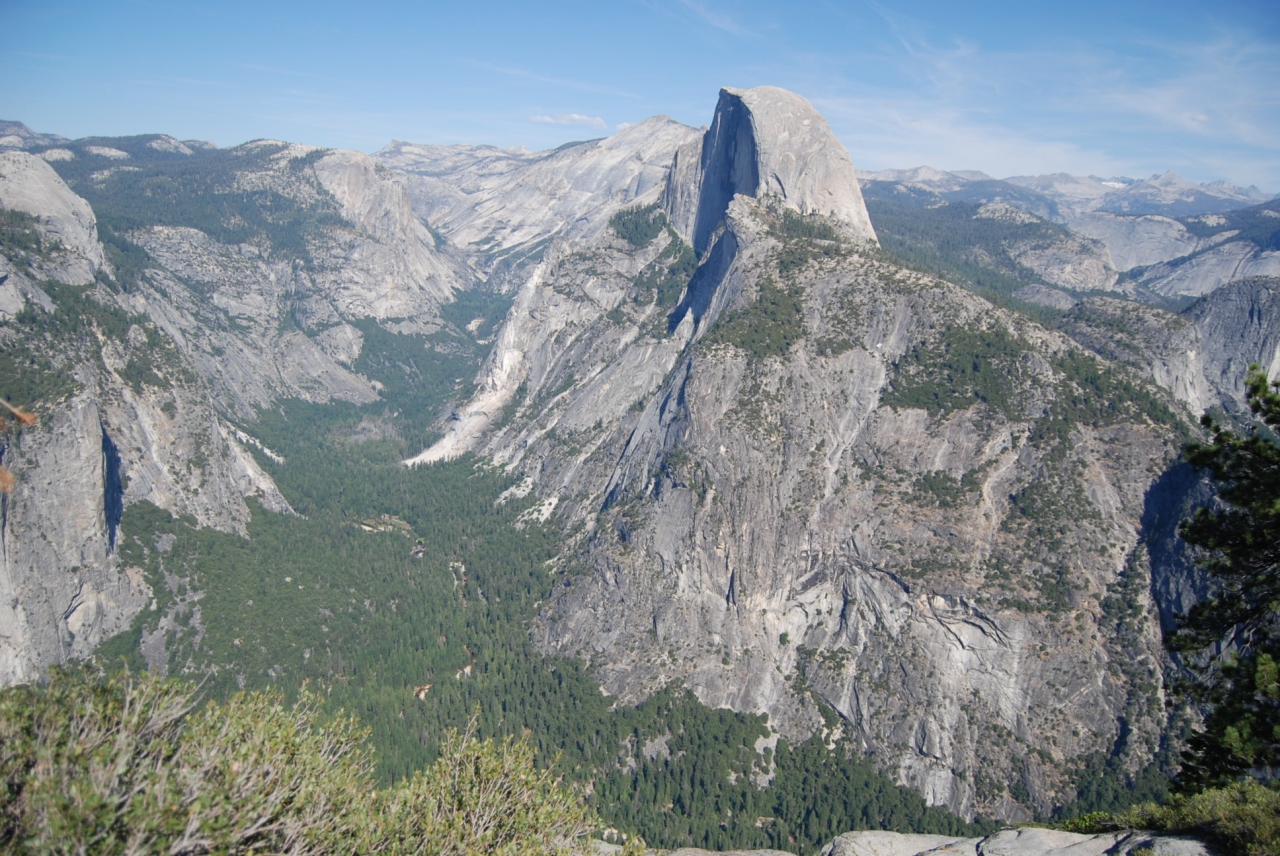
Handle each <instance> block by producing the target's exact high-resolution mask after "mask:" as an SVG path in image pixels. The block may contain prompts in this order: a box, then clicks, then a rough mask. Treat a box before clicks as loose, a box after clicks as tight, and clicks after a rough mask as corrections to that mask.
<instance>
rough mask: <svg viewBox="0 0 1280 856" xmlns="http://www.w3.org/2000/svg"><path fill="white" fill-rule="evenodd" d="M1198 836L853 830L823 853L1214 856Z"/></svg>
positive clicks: (847, 855) (846, 855) (851, 855)
mask: <svg viewBox="0 0 1280 856" xmlns="http://www.w3.org/2000/svg"><path fill="white" fill-rule="evenodd" d="M1212 852H1213V851H1211V850H1210V849H1209V848H1208V847H1206V846H1205V845H1204V844H1203V843H1202V842H1200V841H1197V840H1195V839H1192V838H1181V837H1177V836H1171V835H1158V834H1153V833H1149V832H1115V833H1107V834H1102V835H1078V834H1076V833H1073V832H1060V831H1058V830H1056V829H1035V828H1027V829H1005V830H1002V831H1000V832H997V833H996V834H995V835H989V836H987V837H986V838H951V837H948V836H944V835H904V834H902V833H898V832H849V833H846V834H844V835H841V836H840V837H839V838H837V839H836V840H835V841H833V842H831V843H830V844H828V845H827V846H826V847H824V848H823V850H822V856H934V854H936V856H943V854H946V856H952V854H956V856H1131V854H1134V856H1136V854H1151V856H1211V854H1212Z"/></svg>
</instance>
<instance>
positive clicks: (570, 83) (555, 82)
mask: <svg viewBox="0 0 1280 856" xmlns="http://www.w3.org/2000/svg"><path fill="white" fill-rule="evenodd" d="M467 65H470V66H472V67H474V68H479V69H483V70H485V71H492V72H496V73H497V74H503V75H506V76H507V77H515V78H519V79H522V80H531V81H533V82H534V83H547V84H550V85H551V86H562V87H564V88H565V89H577V90H580V91H582V92H595V93H597V94H600V95H616V96H618V97H619V98H639V97H640V96H639V95H636V94H635V93H634V92H627V91H626V90H623V89H615V88H613V87H612V86H601V85H599V84H596V83H586V82H583V81H581V80H567V79H565V78H563V77H548V76H547V75H545V74H538V73H537V72H534V71H529V70H528V69H527V68H511V67H509V66H503V65H494V64H492V63H488V62H482V61H480V60H468V61H467Z"/></svg>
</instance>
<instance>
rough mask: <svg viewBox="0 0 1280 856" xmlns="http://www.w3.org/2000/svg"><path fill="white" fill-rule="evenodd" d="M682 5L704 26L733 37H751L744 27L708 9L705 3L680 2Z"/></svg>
mask: <svg viewBox="0 0 1280 856" xmlns="http://www.w3.org/2000/svg"><path fill="white" fill-rule="evenodd" d="M680 5H681V6H683V7H685V8H686V9H688V10H689V11H690V12H692V13H693V14H694V15H696V16H697V17H698V19H699V20H701V21H702V22H703V23H704V24H706V25H707V26H709V27H714V28H715V29H717V30H722V31H723V32H726V33H728V34H729V35H731V36H749V35H751V32H750V31H749V30H747V28H746V27H743V26H742V25H741V24H739V23H738V22H737V21H736V20H734V19H733V18H732V17H730V16H729V15H726V14H725V13H723V12H720V11H718V10H715V9H711V8H709V7H707V6H706V5H705V4H703V3H698V2H695V0H680Z"/></svg>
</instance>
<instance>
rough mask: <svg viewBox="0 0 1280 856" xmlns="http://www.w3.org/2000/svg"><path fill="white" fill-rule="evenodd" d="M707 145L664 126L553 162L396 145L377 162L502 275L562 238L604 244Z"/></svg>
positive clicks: (585, 145) (642, 128)
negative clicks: (679, 159)
mask: <svg viewBox="0 0 1280 856" xmlns="http://www.w3.org/2000/svg"><path fill="white" fill-rule="evenodd" d="M699 136H700V134H699V132H698V131H697V130H696V129H694V128H690V127H688V126H687V125H681V124H680V123H679V122H675V121H672V120H671V119H669V118H667V117H665V116H655V117H653V118H651V119H646V120H645V121H643V122H638V123H636V124H635V125H632V126H630V127H628V128H625V129H623V130H622V131H619V132H618V133H616V134H614V135H613V136H611V137H608V138H606V139H603V140H592V141H588V142H582V143H570V144H566V145H564V146H561V147H560V148H558V149H555V150H554V151H550V152H537V153H533V152H528V151H525V150H523V149H499V148H495V147H493V146H464V145H459V146H423V145H415V144H413V143H404V142H399V141H397V142H392V143H391V144H390V145H388V146H387V147H386V148H384V149H383V150H382V151H380V152H378V153H377V154H376V155H375V156H374V157H375V158H376V159H377V160H378V162H379V163H382V164H385V165H386V166H388V167H390V168H391V169H392V170H394V171H395V172H396V173H398V174H400V175H402V176H404V177H405V180H406V182H407V186H408V189H409V192H410V194H411V196H412V198H413V202H414V206H415V210H416V211H417V212H418V214H419V215H421V216H422V217H424V218H425V219H426V220H427V222H429V223H431V224H432V226H433V227H434V228H435V229H437V230H439V231H440V232H441V233H442V234H443V235H446V236H447V237H448V238H449V239H450V241H452V242H453V243H454V244H455V245H456V246H458V247H460V248H463V249H465V250H467V251H468V252H471V253H473V254H475V255H476V256H477V257H478V258H477V262H478V264H479V265H480V267H481V268H482V269H484V270H486V271H490V272H493V271H494V269H495V267H497V266H498V265H499V264H500V263H501V262H503V261H505V262H506V263H507V264H508V265H510V264H513V263H517V262H519V261H520V260H521V259H523V258H524V257H525V256H530V255H532V257H533V259H532V260H533V261H534V262H536V260H537V259H536V257H537V255H538V254H539V251H540V250H541V249H542V248H544V247H545V246H546V242H547V241H548V240H550V239H551V238H552V237H553V236H555V235H562V236H565V237H569V238H573V239H578V240H582V239H588V238H592V237H595V236H598V235H599V234H600V233H601V231H603V230H604V228H605V227H606V225H607V224H608V221H609V217H610V216H611V215H612V214H613V213H614V212H615V211H617V210H618V209H619V208H622V207H625V206H628V205H632V204H637V203H643V202H645V201H651V200H652V199H653V198H654V197H655V195H656V194H657V192H658V191H660V190H661V188H662V186H663V183H664V182H665V180H666V176H667V171H668V169H669V167H670V164H671V159H672V156H673V154H674V152H675V150H676V149H677V148H679V147H680V146H681V145H682V144H683V143H684V142H686V141H687V140H689V139H696V138H697V137H699ZM517 266H518V265H517Z"/></svg>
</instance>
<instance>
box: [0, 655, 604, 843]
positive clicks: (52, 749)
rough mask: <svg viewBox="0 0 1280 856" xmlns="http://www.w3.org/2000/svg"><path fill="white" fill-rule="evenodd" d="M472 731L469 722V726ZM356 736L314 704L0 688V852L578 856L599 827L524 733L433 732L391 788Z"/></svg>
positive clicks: (60, 677)
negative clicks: (437, 740) (423, 764)
mask: <svg viewBox="0 0 1280 856" xmlns="http://www.w3.org/2000/svg"><path fill="white" fill-rule="evenodd" d="M473 726H474V722H473ZM366 738H367V732H365V731H364V730H363V729H361V728H360V727H359V725H358V723H357V722H356V721H355V720H354V719H352V718H351V717H348V716H345V715H342V714H340V713H339V714H336V715H329V716H326V715H322V712H321V707H320V704H319V701H318V699H316V698H315V697H314V696H309V695H303V696H301V697H300V698H299V699H298V700H297V701H295V702H294V703H292V704H286V703H285V701H284V699H283V698H282V697H281V696H280V694H279V693H278V692H273V691H267V692H242V693H236V694H235V695H233V696H231V697H230V698H228V699H227V700H226V701H224V702H210V703H208V704H207V705H205V706H203V707H201V706H200V705H199V702H198V699H197V696H196V688H195V687H194V686H192V685H190V684H186V683H181V682H177V681H168V680H163V679H161V678H158V677H155V676H150V675H141V676H137V677H134V676H131V675H129V674H127V673H125V674H120V675H116V676H113V677H106V678H104V677H98V676H94V675H91V674H89V673H87V672H74V671H55V672H54V674H53V677H52V680H51V682H50V683H49V684H48V685H47V686H21V687H13V688H10V689H7V690H3V691H0V848H2V849H3V850H5V851H6V852H19V853H27V852H30V853H55V854H56V853H65V854H73V853H94V854H101V856H111V854H131V856H142V854H157V856H159V854H166V856H198V854H210V853H219V854H241V853H245V854H247V853H258V852H271V853H279V854H298V856H301V854H322V853H337V852H343V853H352V854H364V853H369V854H373V853H378V854H405V856H408V854H424V855H425V854H433V856H435V854H449V856H470V854H478V853H485V854H502V856H516V854H526V853H568V852H570V851H573V852H582V851H583V849H584V848H585V846H586V840H585V836H586V834H587V833H588V832H589V831H590V830H592V829H593V828H596V827H597V826H598V824H597V823H596V822H595V820H594V819H593V817H592V815H591V813H590V811H589V810H588V809H587V808H586V806H585V805H584V804H583V802H582V799H581V797H580V796H579V795H578V794H576V793H574V792H573V791H572V790H570V789H568V788H567V787H566V786H565V785H564V784H563V783H562V782H561V781H560V780H559V779H558V778H557V777H556V776H555V775H554V774H552V773H550V772H548V771H546V770H538V769H537V768H536V767H535V765H534V763H533V749H532V747H531V746H530V745H529V742H528V740H527V739H526V738H523V737H521V738H519V739H513V738H511V737H507V738H505V739H502V740H477V739H476V738H475V734H474V727H469V728H468V729H467V731H466V732H464V733H459V732H458V731H456V730H453V731H449V732H448V733H447V734H446V735H445V736H444V740H443V741H442V744H441V752H440V757H439V758H438V759H437V760H436V761H435V763H434V764H432V765H431V766H430V767H429V768H427V769H425V770H423V771H422V772H420V773H418V774H416V775H415V776H413V777H412V778H409V779H406V780H403V781H401V782H400V783H399V784H397V785H396V786H394V787H391V788H379V787H377V783H376V782H375V781H374V779H373V776H372V767H373V765H372V758H371V752H370V750H369V747H368V745H367V739H366Z"/></svg>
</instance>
